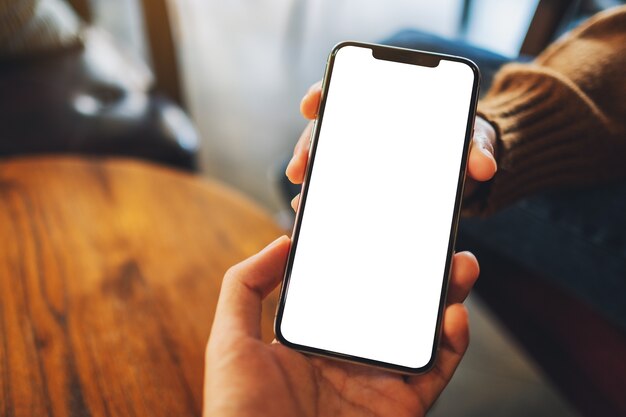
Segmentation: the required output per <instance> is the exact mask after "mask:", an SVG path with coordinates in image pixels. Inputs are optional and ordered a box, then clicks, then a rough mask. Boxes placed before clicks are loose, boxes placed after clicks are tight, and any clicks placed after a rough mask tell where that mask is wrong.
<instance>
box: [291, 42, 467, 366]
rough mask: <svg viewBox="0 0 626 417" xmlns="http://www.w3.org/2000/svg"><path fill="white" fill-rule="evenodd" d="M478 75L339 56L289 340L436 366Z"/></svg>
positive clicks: (350, 51)
mask: <svg viewBox="0 0 626 417" xmlns="http://www.w3.org/2000/svg"><path fill="white" fill-rule="evenodd" d="M473 83H474V72H473V71H472V69H471V68H470V67H469V66H468V65H467V64H464V63H461V62H455V61H448V60H442V61H441V62H440V63H439V65H438V66H437V67H434V68H430V67H425V66H418V65H411V64H405V63H398V62H392V61H387V60H380V59H376V58H374V57H373V56H372V50H371V49H368V48H362V47H357V46H344V47H342V48H340V49H339V50H338V52H336V57H335V62H334V67H333V70H332V76H331V79H330V83H329V85H328V87H327V88H328V97H327V100H326V106H325V110H324V114H323V119H322V121H321V124H320V126H319V129H320V133H319V139H318V143H317V150H316V154H315V160H314V164H313V169H312V172H311V175H310V178H309V188H308V194H307V197H306V203H305V205H304V212H303V217H302V219H301V225H300V233H299V238H298V241H297V246H296V249H295V254H294V257H293V265H292V269H291V276H290V280H289V285H288V288H287V292H286V298H285V304H284V310H283V317H282V322H281V326H280V331H281V333H282V336H283V337H284V338H285V339H286V340H287V341H289V342H291V343H295V344H299V345H304V346H308V347H314V348H318V349H324V350H327V351H332V352H337V353H341V354H346V355H352V356H357V357H361V358H367V359H372V360H376V361H381V362H386V363H391V364H395V365H400V366H405V367H410V368H421V367H423V366H425V365H427V364H428V362H429V360H430V358H431V355H432V351H433V343H434V340H435V332H436V330H437V329H436V325H437V315H438V309H439V302H440V296H441V291H442V285H443V283H444V279H445V276H444V275H445V273H444V272H445V265H446V257H447V253H448V244H449V239H450V232H451V227H452V219H453V212H454V205H455V198H456V193H457V186H458V184H459V178H460V176H459V173H460V167H461V160H462V156H463V148H464V142H465V136H466V128H467V122H468V114H469V109H470V102H471V96H472V86H473Z"/></svg>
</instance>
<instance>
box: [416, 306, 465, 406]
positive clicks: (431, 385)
mask: <svg viewBox="0 0 626 417" xmlns="http://www.w3.org/2000/svg"><path fill="white" fill-rule="evenodd" d="M468 345H469V322H468V316H467V310H466V309H465V307H464V306H463V304H452V305H450V306H448V307H447V308H446V311H445V315H444V319H443V330H442V337H441V346H440V349H439V351H438V352H437V359H436V362H435V365H434V367H433V369H431V370H430V371H429V372H428V373H426V374H424V375H418V376H414V377H411V378H409V379H408V384H409V385H410V386H411V387H412V388H413V389H414V390H415V391H416V392H417V393H418V394H419V395H420V396H421V398H423V404H424V405H425V408H426V409H427V408H429V407H430V406H431V405H432V404H433V403H434V402H435V400H436V399H437V397H439V394H441V391H443V389H444V388H445V387H446V385H448V382H450V379H451V378H452V375H453V374H454V371H455V370H456V368H457V366H458V365H459V363H460V362H461V359H462V358H463V355H464V354H465V351H466V350H467V346H468ZM425 411H427V410H424V412H425Z"/></svg>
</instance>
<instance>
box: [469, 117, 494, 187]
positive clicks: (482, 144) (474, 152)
mask: <svg viewBox="0 0 626 417" xmlns="http://www.w3.org/2000/svg"><path fill="white" fill-rule="evenodd" d="M495 137H496V133H495V130H494V129H493V127H492V126H491V125H489V123H488V122H486V121H485V120H483V119H481V118H477V119H476V126H475V127H474V136H473V137H472V147H471V148H470V156H469V163H468V167H467V172H468V173H469V176H470V177H471V178H473V179H474V180H476V181H488V180H490V179H491V178H492V177H493V176H494V175H495V173H496V171H497V170H498V164H497V162H496V158H495V152H494V149H495V148H494V146H495V143H494V142H495Z"/></svg>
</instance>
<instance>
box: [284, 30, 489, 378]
mask: <svg viewBox="0 0 626 417" xmlns="http://www.w3.org/2000/svg"><path fill="white" fill-rule="evenodd" d="M346 46H356V47H361V48H367V49H371V50H372V54H373V55H374V57H376V58H377V59H384V60H390V61H395V62H402V63H409V64H413V65H424V66H429V67H436V66H437V65H438V64H439V62H440V60H448V61H456V62H462V63H464V64H466V65H468V66H469V67H470V68H471V69H472V72H473V73H474V84H473V86H472V96H471V99H470V106H469V109H468V116H467V126H466V130H465V142H464V144H463V155H462V158H461V165H460V167H459V175H458V180H457V191H456V198H455V203H454V212H453V216H452V222H451V226H450V237H449V240H448V253H447V256H446V265H445V269H444V277H443V280H444V282H443V285H442V288H441V295H440V299H439V311H438V314H437V325H436V329H437V330H436V331H435V335H434V341H433V350H432V353H431V356H430V360H429V361H428V363H427V364H426V365H424V366H422V367H419V368H411V367H406V366H401V365H397V364H393V363H388V362H382V361H377V360H373V359H368V358H362V357H358V356H352V355H347V354H343V353H339V352H332V351H327V350H324V349H319V348H315V347H311V346H304V345H299V344H296V343H292V342H290V341H288V340H287V339H286V338H285V337H284V336H283V334H282V332H281V329H280V326H281V323H282V318H283V313H284V307H285V301H286V296H287V292H288V288H289V280H290V278H291V270H292V267H293V261H294V255H295V252H296V248H297V244H298V237H299V234H300V225H301V222H302V217H303V215H304V207H305V206H306V199H307V194H308V185H309V178H310V176H311V174H312V171H313V165H314V161H315V153H316V150H317V143H318V139H319V133H320V127H321V125H322V122H323V118H324V109H325V106H326V99H327V96H328V91H329V86H330V82H331V78H332V72H333V65H334V60H335V56H336V54H337V52H338V51H339V50H340V49H341V48H343V47H346ZM377 55H378V56H377ZM479 85H480V71H479V70H478V67H477V66H476V64H475V63H474V62H472V61H471V60H469V59H466V58H462V57H457V56H453V55H445V54H438V53H433V52H427V51H418V50H412V49H405V48H397V47H391V46H385V45H377V44H370V43H363V42H354V41H347V42H341V43H339V44H337V45H336V46H335V47H334V48H333V49H332V51H331V53H330V55H329V57H328V61H327V66H326V71H325V74H324V79H323V82H322V97H321V100H320V105H319V111H318V118H317V120H316V121H315V126H314V129H313V131H312V132H311V147H310V154H309V161H308V164H307V169H306V172H305V176H304V181H303V184H302V191H301V196H300V203H299V207H298V211H297V213H296V218H295V223H294V228H293V233H292V240H291V248H290V250H289V255H288V258H287V264H286V266H285V272H284V276H283V281H282V287H281V290H280V298H279V301H278V307H277V310H276V318H275V322H274V333H275V335H276V339H277V340H278V341H279V342H280V343H282V344H283V345H285V346H288V347H290V348H292V349H295V350H298V351H300V352H303V353H308V354H313V355H319V356H325V357H330V358H333V359H339V360H343V361H348V362H353V363H361V364H366V365H370V366H375V367H378V368H383V369H387V370H391V371H394V372H400V373H405V374H421V373H424V372H427V371H428V370H430V369H431V368H432V367H433V365H434V363H435V359H436V356H437V349H438V346H439V340H440V338H441V321H442V319H443V311H444V308H445V301H446V296H447V291H448V283H449V279H450V267H451V263H452V255H453V253H454V245H455V241H456V234H457V227H458V222H459V217H460V211H461V198H462V196H463V189H464V185H465V171H466V167H467V161H468V156H469V149H470V144H471V139H472V132H473V129H474V120H475V117H476V105H477V102H478V91H479ZM329 290H331V289H329Z"/></svg>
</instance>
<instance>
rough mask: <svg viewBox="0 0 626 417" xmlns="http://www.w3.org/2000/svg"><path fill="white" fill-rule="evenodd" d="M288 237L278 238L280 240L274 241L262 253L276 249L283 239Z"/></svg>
mask: <svg viewBox="0 0 626 417" xmlns="http://www.w3.org/2000/svg"><path fill="white" fill-rule="evenodd" d="M286 237H287V236H286V235H282V236H280V237H278V239H276V240H274V241H273V242H272V243H270V244H269V245H267V246H266V247H265V248H264V249H263V250H262V251H261V252H267V251H269V250H272V249H274V248H275V247H276V246H278V245H279V244H280V243H281V242H282V241H283V239H285V238H286Z"/></svg>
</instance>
